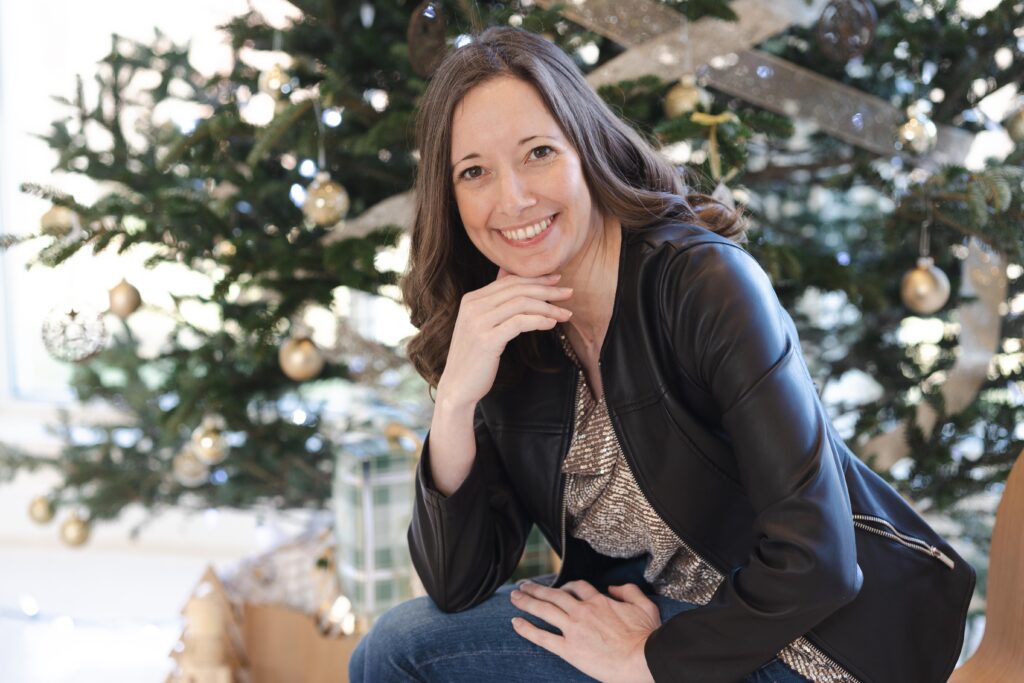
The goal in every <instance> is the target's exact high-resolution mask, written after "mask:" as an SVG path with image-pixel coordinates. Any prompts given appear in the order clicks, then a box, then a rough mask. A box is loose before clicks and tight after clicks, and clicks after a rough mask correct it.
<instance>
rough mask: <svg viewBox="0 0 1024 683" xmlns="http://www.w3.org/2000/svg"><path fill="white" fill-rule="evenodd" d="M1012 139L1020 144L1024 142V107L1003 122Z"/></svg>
mask: <svg viewBox="0 0 1024 683" xmlns="http://www.w3.org/2000/svg"><path fill="white" fill-rule="evenodd" d="M1003 125H1004V126H1006V132H1007V133H1008V134H1009V135H1010V139H1011V140H1013V141H1014V142H1015V143H1017V144H1018V145H1019V144H1020V143H1022V142H1024V107H1021V108H1020V109H1018V110H1017V111H1015V112H1013V113H1012V114H1010V117H1009V118H1008V119H1006V121H1004V122H1003Z"/></svg>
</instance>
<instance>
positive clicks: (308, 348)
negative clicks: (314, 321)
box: [277, 337, 324, 382]
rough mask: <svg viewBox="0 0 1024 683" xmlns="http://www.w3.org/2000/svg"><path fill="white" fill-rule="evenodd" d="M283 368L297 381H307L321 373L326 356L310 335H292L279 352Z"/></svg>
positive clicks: (278, 355)
mask: <svg viewBox="0 0 1024 683" xmlns="http://www.w3.org/2000/svg"><path fill="white" fill-rule="evenodd" d="M277 360H278V362H279V363H280V364H281V370H283V371H284V374H286V375H288V377H289V378H291V379H293V380H295V381H296V382H305V381H306V380H310V379H313V378H314V377H316V376H317V375H319V374H320V371H321V370H323V368H324V357H323V354H321V353H320V349H318V348H317V346H316V344H314V343H313V340H312V339H310V338H309V337H292V338H291V339H288V340H287V341H285V343H284V344H282V345H281V350H280V351H279V352H278V354H277Z"/></svg>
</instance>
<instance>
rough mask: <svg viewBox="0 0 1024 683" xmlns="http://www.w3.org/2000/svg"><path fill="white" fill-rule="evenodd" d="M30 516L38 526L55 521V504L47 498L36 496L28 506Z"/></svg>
mask: <svg viewBox="0 0 1024 683" xmlns="http://www.w3.org/2000/svg"><path fill="white" fill-rule="evenodd" d="M28 516H29V517H30V518H31V519H32V521H33V522H35V523H36V524H46V523H47V522H49V521H50V520H51V519H53V504H52V503H50V499H49V498H47V497H46V496H36V497H35V498H33V499H32V502H31V503H29V504H28Z"/></svg>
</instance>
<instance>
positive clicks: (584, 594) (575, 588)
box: [562, 580, 601, 600]
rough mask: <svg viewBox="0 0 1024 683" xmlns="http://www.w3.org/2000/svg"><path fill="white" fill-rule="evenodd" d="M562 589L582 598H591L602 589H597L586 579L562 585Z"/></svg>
mask: <svg viewBox="0 0 1024 683" xmlns="http://www.w3.org/2000/svg"><path fill="white" fill-rule="evenodd" d="M562 590H563V591H566V592H568V593H572V594H573V595H575V596H576V597H577V598H578V599H580V600H589V599H590V598H592V597H594V596H595V595H600V594H601V591H599V590H597V589H596V588H594V586H592V585H591V584H589V583H588V582H586V581H582V580H580V581H570V582H568V583H566V584H564V585H563V586H562Z"/></svg>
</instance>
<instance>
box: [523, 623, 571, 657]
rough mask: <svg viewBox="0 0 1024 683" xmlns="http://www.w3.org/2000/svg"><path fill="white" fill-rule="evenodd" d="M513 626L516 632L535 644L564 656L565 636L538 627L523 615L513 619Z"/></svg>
mask: <svg viewBox="0 0 1024 683" xmlns="http://www.w3.org/2000/svg"><path fill="white" fill-rule="evenodd" d="M512 628H514V629H515V631H516V633H518V634H519V635H521V636H522V637H523V638H526V639H527V640H528V641H530V642H531V643H533V644H534V645H538V646H540V647H542V648H544V649H545V650H547V651H548V652H551V653H553V654H556V655H558V656H559V657H562V649H563V648H562V646H563V644H564V643H565V638H564V637H562V636H559V635H555V634H554V633H551V632H550V631H545V630H544V629H542V628H538V627H537V626H534V625H533V624H531V623H530V622H529V621H527V620H526V619H523V618H522V617H515V618H514V619H512Z"/></svg>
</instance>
